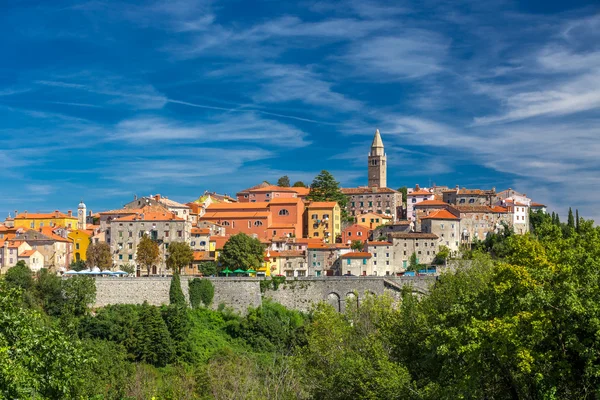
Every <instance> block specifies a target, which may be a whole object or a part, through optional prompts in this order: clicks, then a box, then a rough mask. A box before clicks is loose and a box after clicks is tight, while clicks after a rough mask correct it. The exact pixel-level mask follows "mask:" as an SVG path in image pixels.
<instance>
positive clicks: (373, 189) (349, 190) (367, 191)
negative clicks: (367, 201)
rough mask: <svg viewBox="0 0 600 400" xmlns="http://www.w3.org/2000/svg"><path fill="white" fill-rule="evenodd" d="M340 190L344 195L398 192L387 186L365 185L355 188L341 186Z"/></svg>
mask: <svg viewBox="0 0 600 400" xmlns="http://www.w3.org/2000/svg"><path fill="white" fill-rule="evenodd" d="M341 191H342V193H344V194H346V195H351V194H381V193H398V192H397V191H395V190H394V189H390V188H387V187H383V188H380V187H366V186H362V187H357V188H342V189H341Z"/></svg>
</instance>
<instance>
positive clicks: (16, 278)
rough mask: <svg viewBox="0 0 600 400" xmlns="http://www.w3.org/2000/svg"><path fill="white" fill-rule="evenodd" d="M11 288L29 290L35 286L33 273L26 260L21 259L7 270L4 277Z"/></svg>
mask: <svg viewBox="0 0 600 400" xmlns="http://www.w3.org/2000/svg"><path fill="white" fill-rule="evenodd" d="M4 280H5V281H6V283H7V285H8V287H9V288H16V289H23V290H29V289H31V288H32V287H33V275H32V272H31V270H30V269H29V267H28V266H27V264H25V261H23V260H20V261H18V262H17V264H16V265H15V266H14V267H11V268H9V269H8V271H6V276H5V277H4Z"/></svg>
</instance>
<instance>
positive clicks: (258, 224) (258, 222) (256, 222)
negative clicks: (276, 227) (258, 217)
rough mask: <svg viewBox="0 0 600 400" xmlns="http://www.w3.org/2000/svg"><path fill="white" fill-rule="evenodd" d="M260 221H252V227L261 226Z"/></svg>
mask: <svg viewBox="0 0 600 400" xmlns="http://www.w3.org/2000/svg"><path fill="white" fill-rule="evenodd" d="M262 224H263V223H262V221H254V226H262Z"/></svg>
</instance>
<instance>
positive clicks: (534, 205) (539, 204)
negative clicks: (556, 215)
mask: <svg viewBox="0 0 600 400" xmlns="http://www.w3.org/2000/svg"><path fill="white" fill-rule="evenodd" d="M531 207H546V205H545V204H542V203H534V202H532V203H531Z"/></svg>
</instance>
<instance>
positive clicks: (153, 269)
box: [152, 265, 156, 275]
mask: <svg viewBox="0 0 600 400" xmlns="http://www.w3.org/2000/svg"><path fill="white" fill-rule="evenodd" d="M152 275H156V265H153V266H152Z"/></svg>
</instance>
